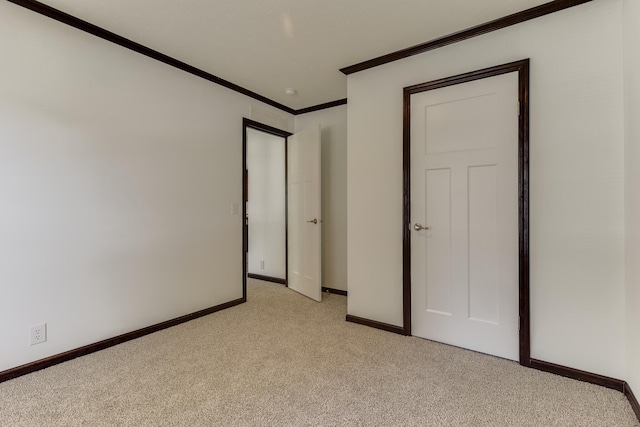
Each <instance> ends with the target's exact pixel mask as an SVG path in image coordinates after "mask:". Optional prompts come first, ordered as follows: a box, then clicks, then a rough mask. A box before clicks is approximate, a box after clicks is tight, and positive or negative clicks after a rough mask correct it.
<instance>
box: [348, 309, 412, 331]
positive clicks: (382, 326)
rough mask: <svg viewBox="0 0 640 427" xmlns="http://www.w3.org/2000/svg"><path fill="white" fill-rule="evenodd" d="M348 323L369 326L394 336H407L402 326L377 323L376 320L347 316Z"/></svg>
mask: <svg viewBox="0 0 640 427" xmlns="http://www.w3.org/2000/svg"><path fill="white" fill-rule="evenodd" d="M346 320H347V322H351V323H357V324H359V325H364V326H369V327H371V328H376V329H382V330H383V331H387V332H393V333H394V334H400V335H405V333H404V329H402V327H401V326H395V325H390V324H388V323H382V322H377V321H375V320H369V319H365V318H363V317H358V316H352V315H350V314H347V318H346Z"/></svg>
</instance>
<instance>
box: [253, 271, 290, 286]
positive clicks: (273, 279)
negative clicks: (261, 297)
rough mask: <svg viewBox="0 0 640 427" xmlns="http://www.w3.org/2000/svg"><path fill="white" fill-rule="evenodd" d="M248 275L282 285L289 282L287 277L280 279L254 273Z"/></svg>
mask: <svg viewBox="0 0 640 427" xmlns="http://www.w3.org/2000/svg"><path fill="white" fill-rule="evenodd" d="M247 277H248V278H249V279H256V280H262V281H263V282H271V283H278V284H280V285H286V284H287V279H280V278H278V277H271V276H262V275H260V274H253V273H248V274H247Z"/></svg>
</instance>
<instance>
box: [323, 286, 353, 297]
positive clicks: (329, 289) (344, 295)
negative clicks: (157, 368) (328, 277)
mask: <svg viewBox="0 0 640 427" xmlns="http://www.w3.org/2000/svg"><path fill="white" fill-rule="evenodd" d="M322 292H327V293H330V294H336V295H342V296H343V297H346V296H347V291H343V290H342V289H334V288H327V287H324V286H323V287H322Z"/></svg>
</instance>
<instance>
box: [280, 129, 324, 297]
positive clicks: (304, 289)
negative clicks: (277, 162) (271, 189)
mask: <svg viewBox="0 0 640 427" xmlns="http://www.w3.org/2000/svg"><path fill="white" fill-rule="evenodd" d="M287 153H288V154H287V162H288V166H287V171H288V176H287V182H288V184H287V189H288V233H289V235H288V245H289V257H288V260H289V262H288V273H289V274H288V279H287V280H288V285H289V288H291V289H293V290H294V291H297V292H300V293H301V294H303V295H305V296H308V297H309V298H311V299H314V300H316V301H322V277H321V271H322V269H321V265H322V264H321V262H322V260H321V247H320V245H321V239H320V236H321V230H322V223H321V220H320V126H318V127H316V128H310V129H306V130H304V131H302V132H299V133H296V134H295V135H292V136H290V137H289V138H288V142H287Z"/></svg>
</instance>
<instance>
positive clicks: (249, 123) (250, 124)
mask: <svg viewBox="0 0 640 427" xmlns="http://www.w3.org/2000/svg"><path fill="white" fill-rule="evenodd" d="M247 128H251V129H255V130H259V131H262V132H265V133H269V134H271V135H276V136H280V137H283V138H284V153H285V160H284V168H285V176H284V185H285V193H284V202H285V210H284V211H285V218H284V220H285V283H284V285H285V286H286V285H287V279H288V274H289V268H288V252H289V244H288V232H287V225H286V224H287V209H286V207H287V204H288V199H287V138H288V137H289V136H291V135H292V133H290V132H287V131H284V130H281V129H278V128H275V127H272V126H269V125H265V124H263V123H260V122H256V121H255V120H251V119H247V118H246V117H245V118H243V119H242V297H243V298H244V300H245V301H246V299H247V250H248V244H249V230H248V224H247V220H246V218H247V203H246V201H247V198H248V196H249V193H248V192H249V187H248V177H247Z"/></svg>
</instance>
